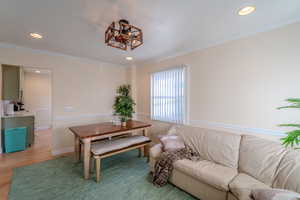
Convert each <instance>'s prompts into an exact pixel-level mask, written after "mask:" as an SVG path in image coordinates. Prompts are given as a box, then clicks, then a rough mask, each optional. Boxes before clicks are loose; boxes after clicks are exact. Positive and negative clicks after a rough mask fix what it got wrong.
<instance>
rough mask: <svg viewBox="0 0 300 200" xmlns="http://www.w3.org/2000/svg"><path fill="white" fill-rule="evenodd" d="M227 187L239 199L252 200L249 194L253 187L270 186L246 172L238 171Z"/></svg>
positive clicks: (264, 187) (267, 187)
mask: <svg viewBox="0 0 300 200" xmlns="http://www.w3.org/2000/svg"><path fill="white" fill-rule="evenodd" d="M229 188H230V191H231V192H232V193H233V195H234V196H236V197H237V198H238V199H239V200H252V199H251V198H250V194H251V191H252V190H253V189H269V188H271V187H269V186H268V185H266V184H264V183H262V182H260V181H259V180H257V179H255V178H253V177H251V176H249V175H247V174H243V173H240V174H238V175H237V176H236V177H235V178H234V179H233V180H232V181H231V183H230V184H229Z"/></svg>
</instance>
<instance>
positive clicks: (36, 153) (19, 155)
mask: <svg viewBox="0 0 300 200" xmlns="http://www.w3.org/2000/svg"><path fill="white" fill-rule="evenodd" d="M51 143H52V132H51V130H50V129H49V130H43V131H37V132H36V133H35V144H34V145H33V146H32V147H30V148H28V149H27V150H25V151H21V152H15V153H9V154H0V199H1V200H6V199H7V198H8V192H9V189H10V183H11V178H12V174H13V168H16V167H21V166H25V165H31V164H33V163H38V162H42V161H45V160H50V159H54V158H55V157H54V156H53V155H52V154H51Z"/></svg>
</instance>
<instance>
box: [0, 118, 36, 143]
mask: <svg viewBox="0 0 300 200" xmlns="http://www.w3.org/2000/svg"><path fill="white" fill-rule="evenodd" d="M1 123H2V127H1V128H2V134H4V131H5V130H6V129H11V128H19V127H26V128H27V136H26V146H27V147H28V146H31V145H33V143H34V116H25V117H2V120H1Z"/></svg>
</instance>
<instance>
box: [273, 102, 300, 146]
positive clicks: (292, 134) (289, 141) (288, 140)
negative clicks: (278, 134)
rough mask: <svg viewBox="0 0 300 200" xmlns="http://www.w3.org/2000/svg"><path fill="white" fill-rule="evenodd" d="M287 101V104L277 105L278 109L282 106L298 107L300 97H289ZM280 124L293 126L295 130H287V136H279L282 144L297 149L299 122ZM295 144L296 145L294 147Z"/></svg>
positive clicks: (299, 133) (299, 135)
mask: <svg viewBox="0 0 300 200" xmlns="http://www.w3.org/2000/svg"><path fill="white" fill-rule="evenodd" d="M286 101H287V102H289V103H290V105H288V106H283V107H279V108H278V109H284V108H300V99H297V98H291V99H287V100H286ZM280 126H286V127H295V128H297V129H296V130H293V131H289V132H287V133H286V134H287V136H286V137H284V138H281V140H282V144H283V145H285V146H286V147H288V146H291V147H292V148H295V149H299V142H300V124H280ZM295 146H296V147H295Z"/></svg>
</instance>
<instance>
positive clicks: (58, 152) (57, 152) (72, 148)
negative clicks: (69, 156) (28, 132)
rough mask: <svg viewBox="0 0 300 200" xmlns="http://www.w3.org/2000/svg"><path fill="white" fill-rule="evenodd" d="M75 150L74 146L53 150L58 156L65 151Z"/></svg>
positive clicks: (53, 153)
mask: <svg viewBox="0 0 300 200" xmlns="http://www.w3.org/2000/svg"><path fill="white" fill-rule="evenodd" d="M71 152H74V147H65V148H61V149H57V150H52V155H54V156H57V155H60V154H64V153H71Z"/></svg>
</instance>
